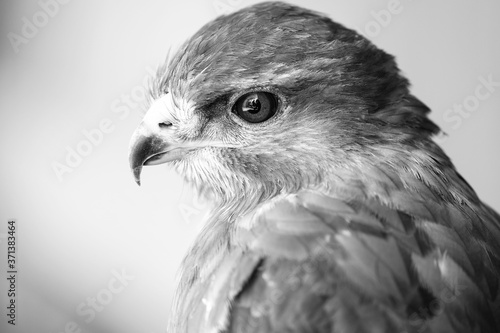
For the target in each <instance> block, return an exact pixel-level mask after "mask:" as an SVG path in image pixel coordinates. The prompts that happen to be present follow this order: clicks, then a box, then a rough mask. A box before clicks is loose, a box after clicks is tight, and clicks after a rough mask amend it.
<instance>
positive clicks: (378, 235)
mask: <svg viewBox="0 0 500 333" xmlns="http://www.w3.org/2000/svg"><path fill="white" fill-rule="evenodd" d="M399 207H402V208H397V207H389V206H387V205H385V204H382V203H381V202H378V201H377V200H375V199H366V198H365V199H364V200H362V201H361V200H354V199H351V200H340V199H338V198H335V197H334V196H331V195H328V194H325V193H324V192H323V193H322V192H320V191H302V192H300V193H299V194H297V195H295V196H290V197H288V198H286V199H283V200H281V201H278V202H276V203H274V204H273V205H272V207H271V208H269V209H266V210H263V211H262V212H261V213H256V214H254V215H253V216H250V217H245V218H247V219H249V220H250V221H248V222H247V224H249V225H251V226H252V227H251V228H249V229H248V230H247V229H245V228H240V229H239V230H238V234H237V237H236V238H235V239H236V242H237V243H238V245H239V246H241V248H243V249H245V251H247V252H248V253H252V255H255V254H258V255H259V256H261V257H262V258H264V259H262V260H261V261H260V262H259V265H258V269H256V270H255V271H254V272H253V275H252V277H251V279H250V280H248V281H246V282H245V286H244V288H242V290H241V291H240V293H239V294H238V295H237V297H235V299H234V300H232V306H231V310H230V316H231V319H230V325H229V327H228V332H497V331H498V328H497V326H496V324H495V319H494V317H493V313H492V310H491V309H492V307H493V306H494V303H495V301H496V300H497V298H498V297H497V294H498V276H499V275H498V267H494V266H492V264H491V262H487V261H485V260H487V259H488V258H487V257H488V256H490V255H491V254H490V253H489V252H488V250H487V249H485V247H484V242H483V240H481V239H477V238H475V237H477V235H475V236H474V235H472V234H471V231H470V230H469V234H468V235H465V237H464V235H463V234H461V233H460V232H457V231H456V230H455V225H461V224H462V225H468V224H472V223H480V221H474V220H473V218H472V217H471V216H467V215H466V214H465V212H464V211H460V210H459V209H457V208H455V207H454V206H453V205H437V204H433V202H432V200H420V201H419V200H417V199H413V201H412V202H410V203H408V204H403V203H401V204H400V205H399ZM492 217H493V216H492ZM496 218H498V216H497V217H496ZM497 221H498V220H497ZM242 222H243V223H242ZM240 223H242V224H243V225H244V224H245V221H240ZM497 226H498V223H497ZM497 229H498V227H497ZM464 238H465V239H464ZM495 255H496V256H498V252H497V253H495ZM495 260H497V263H498V257H496V258H495ZM496 303H497V304H498V301H496Z"/></svg>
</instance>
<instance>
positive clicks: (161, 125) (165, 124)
mask: <svg viewBox="0 0 500 333" xmlns="http://www.w3.org/2000/svg"><path fill="white" fill-rule="evenodd" d="M158 126H160V128H167V127H170V126H172V123H171V122H168V121H164V122H162V123H159V124H158Z"/></svg>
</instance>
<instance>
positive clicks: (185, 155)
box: [130, 3, 407, 196]
mask: <svg viewBox="0 0 500 333" xmlns="http://www.w3.org/2000/svg"><path fill="white" fill-rule="evenodd" d="M406 89H407V83H406V81H405V80H404V79H403V78H402V77H400V76H399V73H398V70H397V68H396V67H395V64H394V62H393V58H392V57H391V56H389V55H387V54H385V53H384V52H382V51H380V50H378V49H376V48H375V47H374V46H373V45H372V44H370V43H369V42H368V41H366V40H365V39H364V38H363V37H361V36H359V35H358V34H356V33H355V32H354V31H351V30H349V29H346V28H344V27H342V26H340V25H338V24H335V23H333V22H332V21H330V20H329V19H327V18H325V17H323V16H320V15H317V14H316V13H312V12H310V11H307V10H304V9H301V8H297V7H293V6H289V5H286V4H282V3H264V4H259V5H256V6H252V7H249V8H246V9H243V10H241V11H239V12H236V13H234V14H232V15H229V16H224V17H220V18H218V19H216V20H215V21H213V22H211V23H209V24H208V25H206V26H205V27H203V28H202V29H201V30H200V31H199V32H198V33H196V34H195V35H194V36H193V37H192V38H191V39H190V40H189V41H188V42H186V43H185V44H184V45H183V46H182V47H181V49H180V50H179V51H178V52H177V53H176V55H174V56H173V57H172V59H171V60H170V61H169V62H168V63H167V65H166V66H165V68H164V69H162V70H160V71H159V74H158V77H157V79H156V82H155V85H154V87H153V88H152V91H151V94H152V96H153V101H152V103H151V106H150V109H149V111H148V112H147V114H146V115H145V117H144V120H143V122H142V123H141V125H140V126H139V128H138V129H137V130H136V132H135V134H134V136H133V138H132V142H131V153H130V164H131V167H132V169H133V172H134V174H135V177H136V180H137V182H139V177H140V173H141V170H142V167H143V165H153V164H160V163H167V162H168V163H172V164H173V165H175V166H176V168H177V169H178V171H179V172H180V173H181V174H183V175H184V177H185V178H186V179H187V180H188V181H190V182H192V183H194V184H195V185H196V186H198V187H199V188H206V189H209V190H210V191H211V192H213V193H216V194H219V195H221V196H234V195H237V194H238V192H242V191H247V193H248V191H249V190H252V189H257V188H261V189H262V188H264V189H266V191H268V192H276V193H279V192H283V191H293V190H294V189H297V187H301V186H304V184H311V183H314V182H319V181H320V180H321V177H322V171H323V172H324V170H327V169H330V168H331V166H333V165H335V166H337V167H340V166H342V165H345V164H347V163H348V162H349V161H351V162H352V161H353V160H355V159H356V158H357V157H356V156H355V155H356V154H357V152H359V151H361V149H359V148H360V147H361V146H366V145H369V144H371V143H372V141H370V140H374V138H376V137H377V136H378V132H379V128H378V126H379V123H380V122H381V121H380V119H378V120H376V121H375V120H373V119H372V118H370V116H369V114H370V112H372V111H374V110H378V109H383V108H384V107H385V106H386V105H390V103H391V101H392V100H393V99H395V98H398V97H400V96H401V95H404V94H405V93H406V92H407V90H406ZM358 157H359V156H358Z"/></svg>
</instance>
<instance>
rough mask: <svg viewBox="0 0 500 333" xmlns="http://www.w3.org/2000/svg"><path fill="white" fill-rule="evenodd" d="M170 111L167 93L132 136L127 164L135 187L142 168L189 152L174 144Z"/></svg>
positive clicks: (150, 110)
mask: <svg viewBox="0 0 500 333" xmlns="http://www.w3.org/2000/svg"><path fill="white" fill-rule="evenodd" d="M171 109H172V108H171V95H170V94H167V95H165V96H163V97H161V98H159V99H158V100H156V101H155V102H154V103H153V104H152V105H151V108H150V109H149V110H148V112H147V113H146V115H145V117H144V119H143V121H142V123H141V124H140V125H139V127H138V128H137V129H136V130H135V132H134V134H133V136H132V139H131V141H130V152H129V162H130V168H131V169H132V172H133V174H134V178H135V181H136V183H137V184H138V185H140V184H141V171H142V167H143V166H144V165H156V164H162V163H167V162H170V161H174V160H178V159H180V158H182V157H183V156H184V155H185V153H187V152H188V151H189V150H191V149H192V147H190V148H188V147H183V146H182V145H181V144H178V143H176V142H175V141H174V139H173V129H172V122H171V120H172V115H171Z"/></svg>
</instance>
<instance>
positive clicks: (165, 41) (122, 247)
mask: <svg viewBox="0 0 500 333" xmlns="http://www.w3.org/2000/svg"><path fill="white" fill-rule="evenodd" d="M255 2H257V1H251V0H215V1H214V0H196V1H165V0H161V1H159V0H150V1H131V0H120V1H118V0H108V1H97V0H86V1H82V0H72V1H68V0H64V1H63V0H40V1H30V0H23V1H20V0H19V1H2V2H1V3H0V16H1V17H0V25H1V26H0V32H1V39H0V59H1V60H0V96H1V98H0V111H1V112H0V127H1V129H0V151H1V152H2V154H3V155H2V163H1V164H0V181H1V183H0V184H1V185H0V207H1V209H0V242H1V243H0V253H1V254H0V258H1V259H0V266H1V268H2V277H3V276H6V275H7V273H6V272H7V266H6V264H7V260H6V259H7V258H6V257H7V241H6V236H7V234H6V233H7V222H8V221H9V219H15V220H16V221H17V254H16V256H17V258H16V266H17V267H16V268H17V270H18V275H17V295H16V310H17V318H16V326H12V325H9V324H8V323H7V320H8V319H9V318H8V317H7V316H6V314H7V312H6V306H7V305H8V303H7V302H8V297H7V290H8V288H9V286H8V283H7V280H6V279H5V278H2V279H0V304H1V308H2V311H1V317H0V331H1V332H23V333H29V332H37V333H45V332H47V333H49V332H50V333H56V332H57V333H60V332H95V333H104V332H120V333H132V332H134V333H137V332H143V333H154V332H164V331H165V328H166V323H167V320H168V313H169V308H170V302H171V297H172V293H173V290H174V280H175V274H176V271H177V267H178V265H179V263H180V260H181V258H182V256H183V254H184V252H185V251H186V249H187V247H188V246H189V244H190V243H191V242H192V240H193V239H194V237H195V235H196V233H197V232H198V230H199V229H200V227H201V225H202V224H201V220H202V217H203V214H204V212H205V211H206V204H205V203H203V202H199V201H198V200H197V199H196V197H194V196H193V191H192V190H191V189H190V188H189V187H188V186H187V185H185V184H183V182H182V181H181V179H180V178H179V177H178V176H177V175H176V174H175V173H174V172H173V171H172V170H170V169H168V168H167V167H163V166H160V167H156V168H147V169H146V170H145V172H144V174H143V180H142V183H143V185H142V186H141V187H138V186H136V185H135V183H134V181H133V179H132V176H131V173H130V171H129V169H128V160H127V154H128V142H129V138H130V136H131V134H132V132H133V130H134V128H135V127H136V126H137V125H138V124H139V122H140V120H141V115H142V113H143V112H144V110H143V109H142V106H141V105H142V102H143V99H144V91H145V90H144V82H145V80H147V78H148V77H149V76H150V75H151V73H152V72H154V71H155V69H156V67H157V66H158V65H159V64H160V63H161V62H162V61H163V60H164V59H165V56H166V54H167V51H168V50H169V48H171V47H173V48H174V49H175V47H178V46H179V45H180V44H181V43H182V42H183V41H184V40H186V39H187V38H188V37H189V36H190V35H192V34H193V33H194V32H195V31H196V30H198V29H199V28H200V27H201V26H202V25H203V24H205V23H206V22H208V21H209V20H212V19H213V18H215V17H216V16H218V15H219V14H222V13H225V12H231V11H234V10H237V9H239V8H242V7H244V6H247V5H251V4H253V3H255ZM290 2H291V3H294V4H297V5H300V6H304V7H308V8H311V9H314V10H317V11H321V12H324V13H327V14H328V15H329V16H330V17H331V18H333V19H334V20H336V21H338V22H340V23H343V24H345V25H347V26H349V27H351V28H355V29H356V30H358V31H359V32H360V33H362V34H364V35H365V36H367V37H368V38H370V39H371V40H372V41H373V42H374V43H375V44H376V45H378V46H379V47H381V48H383V49H385V50H386V51H388V52H389V53H391V54H394V55H395V56H396V57H397V60H398V62H399V65H400V67H401V69H402V70H403V72H404V73H405V74H406V75H407V76H408V77H409V78H410V80H411V81H412V83H413V92H414V94H415V95H416V96H418V97H419V98H420V99H421V100H422V101H423V102H425V103H426V104H427V105H429V106H430V107H431V108H432V109H433V113H432V116H431V117H432V119H433V120H434V121H436V122H437V123H438V124H439V125H440V126H441V128H442V129H443V130H444V131H445V132H446V133H447V134H448V136H446V137H441V138H439V139H438V140H439V142H440V143H441V144H442V146H443V147H444V149H445V151H446V152H447V153H448V154H449V155H450V156H451V158H452V160H453V161H454V163H455V164H456V166H457V168H458V169H459V170H460V172H461V173H462V175H463V176H464V177H465V178H466V179H467V180H468V182H469V183H470V184H471V185H472V186H473V187H474V188H475V189H476V191H477V192H478V193H479V195H480V197H481V198H482V199H483V200H484V201H485V202H487V203H488V204H489V205H491V206H492V207H494V208H495V209H496V210H497V211H498V210H500V196H499V195H498V193H497V192H496V191H497V189H498V188H500V176H499V174H498V170H500V156H499V149H498V145H499V144H500V131H499V130H498V124H499V123H500V112H499V111H500V65H499V62H498V59H500V39H499V38H498V33H499V32H500V20H498V14H499V13H500V2H498V1H496V0H478V1H474V2H472V1H465V0H461V1H457V0H442V1H430V0H421V1H411V0H399V1H397V0H377V1H374V0H364V1H348V0H307V1H306V0H302V1H298V0H295V1H290Z"/></svg>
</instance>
